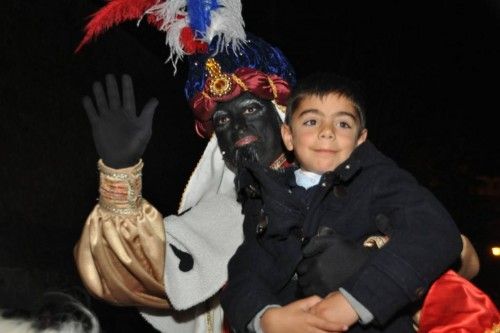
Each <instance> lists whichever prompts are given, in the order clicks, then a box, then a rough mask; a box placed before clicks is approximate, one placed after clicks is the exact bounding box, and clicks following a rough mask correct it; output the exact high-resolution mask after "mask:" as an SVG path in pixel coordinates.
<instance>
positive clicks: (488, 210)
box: [0, 0, 500, 332]
mask: <svg viewBox="0 0 500 333" xmlns="http://www.w3.org/2000/svg"><path fill="white" fill-rule="evenodd" d="M326 3H327V2H324V1H276V0H266V1H260V0H259V1H257V0H253V1H250V0H246V1H243V16H244V19H245V22H246V29H247V30H248V31H251V32H253V33H255V34H257V35H259V36H260V37H262V38H264V39H266V40H267V41H268V42H271V43H272V44H274V45H276V46H278V47H279V48H281V49H282V50H283V52H284V53H285V55H286V56H287V57H288V58H289V60H290V62H291V63H292V64H293V65H294V67H295V70H296V72H297V76H298V78H299V79H300V77H302V76H304V75H306V74H307V73H310V72H312V71H319V70H322V71H323V70H328V71H336V72H339V73H341V74H344V75H348V76H350V77H353V78H355V79H359V80H361V81H362V82H364V83H365V85H366V87H367V88H368V91H369V100H368V102H369V113H368V128H369V137H370V139H371V140H372V141H373V142H374V143H375V144H376V145H377V146H378V147H379V148H380V149H381V150H382V151H384V152H385V153H387V154H388V155H389V156H391V157H392V158H394V159H395V160H396V161H398V162H399V164H400V165H401V166H402V167H404V168H405V169H408V170H409V171H410V172H412V173H414V174H415V175H416V177H417V178H418V179H419V180H420V181H421V183H422V184H424V185H425V186H427V187H429V188H430V189H431V190H432V191H433V192H434V193H435V194H436V195H437V196H438V198H439V199H440V200H441V201H442V202H443V203H444V204H445V205H446V207H447V208H448V209H449V210H450V213H451V214H452V216H453V217H454V218H455V220H456V221H457V224H458V225H459V227H460V229H461V230H462V232H463V233H464V234H466V235H467V236H468V237H469V238H470V239H471V241H472V242H473V244H474V246H475V247H476V249H477V251H478V253H479V256H480V259H481V264H482V267H481V271H480V273H479V275H478V276H477V277H476V278H475V279H474V282H475V283H476V284H477V285H478V286H479V287H481V288H482V289H484V290H486V291H487V292H488V293H489V294H490V295H491V296H492V298H493V299H494V300H495V301H496V302H497V304H498V302H499V297H500V296H499V292H500V290H499V289H500V288H499V287H498V276H499V267H500V264H499V260H495V259H494V258H493V257H491V255H490V254H489V248H490V247H491V246H492V245H493V244H495V242H496V244H499V243H500V227H499V221H500V219H499V208H498V206H499V205H498V204H499V200H500V196H499V195H498V191H497V196H494V195H493V196H491V195H490V196H484V195H483V196H479V195H477V188H478V187H481V186H483V187H484V186H487V185H488V183H483V182H481V181H479V180H478V177H482V176H487V177H500V172H499V170H500V154H499V148H498V145H497V143H498V131H497V128H498V125H497V121H496V120H494V119H496V118H497V116H498V115H497V112H498V111H499V109H500V108H499V106H498V96H499V93H498V92H499V91H500V85H499V84H498V78H499V74H500V65H499V60H498V59H500V46H499V45H500V43H499V41H500V4H499V3H498V2H497V1H494V0H488V1H487V0H476V1H411V2H408V1H342V2H340V1H329V2H328V4H329V8H325V4H326ZM103 4H104V2H103V1H97V0H94V1H91V0H86V1H84V0H51V1H40V0H30V1H13V0H7V1H3V2H2V3H1V4H0V6H1V10H0V13H1V16H2V17H1V20H0V38H1V39H0V47H1V51H0V71H1V72H0V73H1V76H0V149H1V150H0V156H1V163H0V185H1V186H0V199H1V200H0V267H1V271H0V273H1V275H0V290H1V291H2V295H0V299H3V300H4V301H3V303H8V302H7V301H5V300H12V299H14V300H15V302H21V301H22V302H27V300H31V301H34V302H35V301H36V300H37V297H38V296H37V295H38V292H39V291H41V290H44V289H46V288H52V287H66V286H79V285H80V280H79V278H78V277H77V275H76V272H75V269H74V264H73V261H72V247H73V245H74V244H75V242H76V241H77V239H78V236H79V232H80V231H81V227H82V224H83V223H84V221H85V218H86V216H87V215H88V213H89V212H90V210H91V209H92V207H93V205H94V204H95V202H96V198H97V184H98V173H97V171H96V161H97V155H96V152H95V149H94V146H93V141H92V137H91V132H90V126H89V124H88V121H87V119H86V115H85V112H84V110H83V108H82V106H81V98H82V96H83V95H85V94H89V93H90V92H91V85H92V82H93V81H94V80H102V79H103V78H104V75H105V74H106V73H115V74H118V75H119V74H121V73H129V74H131V75H132V77H133V79H134V85H135V88H136V100H137V102H138V104H140V105H141V106H142V105H143V104H144V103H145V102H146V101H147V100H148V99H149V98H150V97H152V96H156V97H158V98H159V100H160V105H159V107H158V111H157V114H156V115H155V120H154V128H153V137H152V139H151V142H150V144H149V146H148V148H147V150H146V153H145V156H144V160H145V162H146V166H145V169H144V191H143V194H144V196H145V197H146V198H147V199H148V200H150V201H151V202H152V203H153V204H154V205H155V206H156V207H157V208H158V209H159V210H160V211H161V212H163V213H165V214H170V213H173V212H175V210H176V208H177V204H178V199H179V198H180V194H181V193H182V190H183V186H184V184H185V182H186V180H187V179H188V177H189V174H190V172H191V170H192V169H193V168H194V166H195V164H196V162H197V160H198V158H199V156H200V155H201V152H202V151H203V148H204V145H205V141H204V140H203V139H201V138H198V137H197V136H196V135H195V133H194V131H193V118H192V115H191V113H190V111H189V108H188V106H187V102H186V101H185V99H184V94H183V85H184V80H185V78H186V72H185V69H184V67H183V65H182V64H181V65H180V66H179V70H178V72H177V74H176V75H175V76H174V75H173V68H172V66H171V64H170V63H167V64H165V63H164V62H165V60H166V59H167V57H168V49H167V47H166V46H165V44H164V35H163V34H162V33H160V32H158V31H156V30H155V29H153V28H151V27H149V26H147V24H146V23H145V22H143V23H142V24H140V25H139V26H137V25H136V22H130V23H126V24H122V25H121V26H119V27H115V28H112V29H111V30H109V31H108V32H107V33H105V34H104V35H102V37H100V38H98V39H97V40H96V41H94V42H92V43H91V44H89V45H87V46H86V47H85V48H84V49H83V50H82V51H81V52H80V53H78V54H75V53H74V49H75V47H76V46H77V45H78V43H79V41H80V39H81V38H82V36H83V34H82V30H83V26H84V24H85V23H86V22H87V18H88V16H89V15H90V14H92V13H93V12H95V11H96V10H97V9H99V8H100V7H101V6H102V5H103ZM40 274H41V275H40ZM40 276H42V277H40ZM19 285H22V290H24V292H20V291H19V290H21V289H20V288H21V287H19ZM7 291H8V292H7ZM26 294H30V296H26ZM12 295H15V297H14V296H12ZM26 297H27V298H26ZM7 305H9V304H7ZM92 306H93V309H94V310H95V311H96V312H97V313H98V315H99V316H100V319H101V321H102V322H103V325H104V328H105V329H106V330H107V331H108V332H115V331H116V332H119V331H120V332H124V331H128V329H130V330H131V331H134V329H135V328H137V329H140V330H144V329H145V328H144V329H142V328H139V327H141V325H145V324H144V323H143V322H142V320H141V319H140V318H139V317H137V316H136V315H135V311H133V310H131V309H117V308H113V307H110V306H108V305H106V304H104V303H102V302H99V301H95V300H94V301H92ZM121 323H122V324H121ZM123 323H126V324H123ZM125 327H126V328H125ZM134 327H135V328H134Z"/></svg>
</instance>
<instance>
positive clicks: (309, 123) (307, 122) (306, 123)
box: [303, 119, 316, 126]
mask: <svg viewBox="0 0 500 333" xmlns="http://www.w3.org/2000/svg"><path fill="white" fill-rule="evenodd" d="M303 124H304V125H306V126H314V125H316V119H309V120H306V121H304V123H303Z"/></svg>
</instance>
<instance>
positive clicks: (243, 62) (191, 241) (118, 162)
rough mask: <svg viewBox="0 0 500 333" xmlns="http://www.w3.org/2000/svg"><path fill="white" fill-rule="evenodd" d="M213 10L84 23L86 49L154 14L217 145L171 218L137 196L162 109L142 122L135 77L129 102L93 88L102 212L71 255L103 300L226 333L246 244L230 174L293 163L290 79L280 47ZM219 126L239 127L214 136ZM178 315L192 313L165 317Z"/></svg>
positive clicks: (171, 5) (202, 128) (112, 85)
mask: <svg viewBox="0 0 500 333" xmlns="http://www.w3.org/2000/svg"><path fill="white" fill-rule="evenodd" d="M210 3H211V5H210V6H207V5H205V6H203V5H202V6H199V4H197V3H196V2H189V1H188V2H187V3H186V1H180V2H174V1H156V0H153V1H152V0H148V1H133V2H132V1H128V2H127V1H118V0H114V1H110V2H109V3H108V4H107V5H106V6H105V7H104V8H103V9H102V10H100V11H99V12H98V13H96V15H95V16H94V17H93V19H92V20H91V21H90V23H89V24H88V25H87V34H86V36H85V37H84V40H83V41H82V44H81V45H83V44H85V43H87V42H88V41H90V40H91V38H92V37H95V36H97V35H99V34H100V33H102V32H103V31H104V30H105V29H107V28H109V27H110V26H111V25H113V24H118V23H120V22H123V21H125V20H130V19H140V18H142V17H143V16H146V17H147V20H148V22H150V23H153V24H154V25H155V26H157V27H158V28H159V29H160V30H164V31H166V33H167V44H168V45H169V46H170V50H171V55H170V58H169V59H170V60H172V62H173V63H174V66H175V65H176V64H177V61H178V60H179V59H180V58H182V57H183V56H184V55H187V58H188V61H189V78H188V80H187V82H186V89H185V90H186V96H187V98H188V101H189V102H190V105H191V107H192V109H193V111H194V115H195V118H196V120H195V129H196V132H197V133H198V134H199V135H201V136H203V137H206V138H210V141H209V143H208V145H207V148H206V149H205V152H204V153H203V155H202V158H201V160H200V162H199V163H198V165H197V167H196V169H195V171H194V172H193V174H192V176H191V178H190V180H189V182H188V184H187V186H186V189H185V192H184V194H183V197H182V200H181V203H180V207H179V210H178V214H179V215H170V216H167V217H165V218H164V219H163V218H162V216H161V214H160V213H159V212H158V211H157V210H156V209H155V208H154V207H153V206H152V205H151V204H149V203H148V202H147V201H146V200H145V199H144V198H142V196H141V170H142V166H143V164H142V160H141V156H142V153H143V152H144V150H145V148H146V146H147V143H148V141H149V138H150V135H151V122H152V117H153V113H154V109H155V107H156V104H157V101H155V100H151V101H150V102H148V103H147V104H146V106H145V107H144V108H143V110H142V112H141V114H140V115H139V116H137V115H136V113H135V104H134V98H133V88H132V82H131V79H130V78H129V77H127V76H124V77H123V80H122V88H123V96H122V97H123V102H121V101H122V100H121V99H120V94H119V89H118V85H117V83H116V81H115V80H114V78H113V77H112V76H108V77H107V78H106V88H107V89H106V91H107V95H108V97H107V98H106V94H105V93H104V89H103V87H102V85H100V84H99V83H96V84H95V85H94V94H95V97H96V104H97V110H96V109H95V108H94V106H93V103H92V101H91V100H90V98H86V99H85V100H84V106H85V108H86V110H87V113H88V115H89V119H90V121H91V124H92V129H93V136H94V141H95V144H96V148H97V151H98V154H99V156H100V158H101V160H100V161H99V164H98V167H99V171H100V189H99V192H100V199H99V203H98V204H97V205H96V207H95V208H94V210H93V211H92V212H91V214H90V216H89V217H88V219H87V222H86V224H85V226H84V230H83V232H82V236H81V238H80V241H79V242H78V244H77V246H76V247H75V258H76V262H77V266H78V269H79V272H80V275H81V277H82V280H83V282H84V284H85V286H86V287H87V288H88V289H89V291H91V292H92V293H93V294H94V295H95V296H97V297H99V298H102V299H104V300H106V301H108V302H110V303H112V304H116V305H123V306H136V307H139V308H140V309H141V313H142V315H143V316H144V317H145V318H146V319H147V320H148V321H149V322H150V323H151V324H152V325H153V326H154V327H155V328H157V329H159V330H160V331H166V332H220V331H221V330H222V326H223V317H222V311H221V308H220V305H219V303H218V299H217V297H216V295H217V292H218V291H219V290H220V288H222V286H223V285H224V283H225V281H226V278H227V269H226V264H227V262H228V260H229V258H230V257H231V256H232V254H233V253H234V252H235V250H236V248H237V246H238V245H239V244H240V243H241V241H242V221H243V216H242V215H241V213H240V211H241V207H240V206H239V204H238V203H237V202H236V195H235V191H234V182H233V181H234V173H233V172H232V171H231V170H234V167H235V165H236V164H237V163H238V160H240V159H255V160H257V161H259V162H260V163H263V164H265V165H270V166H272V167H275V168H276V167H281V166H283V165H286V164H287V163H288V161H287V160H286V158H285V156H284V155H283V149H282V146H281V139H280V136H279V130H278V129H279V126H280V122H281V121H280V118H279V117H278V115H279V116H282V112H281V111H280V110H281V109H282V107H281V106H282V105H284V104H285V101H286V98H287V96H288V94H289V90H290V86H291V85H293V83H294V81H295V79H294V71H293V69H292V68H291V66H290V64H289V63H288V61H287V60H286V58H285V57H284V56H283V55H282V53H281V52H280V51H279V50H278V49H277V48H274V47H272V46H270V45H269V44H267V43H266V42H264V41H262V40H260V39H259V38H257V37H255V36H250V35H248V36H247V35H246V34H245V32H244V30H243V21H242V18H241V4H240V2H239V1H212V2H210ZM186 6H187V9H186ZM195 9H198V10H195ZM81 45H80V46H81ZM215 111H217V116H216V115H215V114H214V112H215ZM213 121H218V122H226V121H232V125H231V126H228V127H227V129H226V130H224V131H220V132H219V133H217V138H216V137H215V136H212V132H213V123H212V122H213ZM180 286H182V288H180ZM172 307H173V308H174V309H175V310H187V311H169V310H167V309H169V308H172Z"/></svg>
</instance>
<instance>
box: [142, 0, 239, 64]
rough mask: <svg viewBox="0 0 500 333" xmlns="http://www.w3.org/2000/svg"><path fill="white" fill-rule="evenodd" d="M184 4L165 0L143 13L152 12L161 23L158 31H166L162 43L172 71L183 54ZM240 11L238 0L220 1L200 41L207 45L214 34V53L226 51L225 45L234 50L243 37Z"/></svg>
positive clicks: (185, 19) (185, 14)
mask: <svg viewBox="0 0 500 333" xmlns="http://www.w3.org/2000/svg"><path fill="white" fill-rule="evenodd" d="M186 5H187V1H186V0H166V1H164V2H161V3H158V4H156V5H154V6H152V7H151V8H149V9H148V10H146V12H145V15H146V14H151V15H153V16H154V17H155V18H156V20H157V21H158V22H161V25H160V27H159V30H161V31H164V32H165V33H166V37H165V44H166V45H167V46H168V47H169V49H170V55H169V57H168V59H167V60H166V62H169V61H171V62H172V64H173V66H174V73H175V71H176V70H177V62H178V61H179V60H182V58H183V56H184V55H185V54H186V53H185V52H184V49H183V45H182V44H181V41H180V33H181V31H182V29H183V28H185V27H187V26H189V17H188V13H187V10H186ZM241 11H242V5H241V1H239V0H219V8H217V9H216V10H214V11H212V12H211V17H210V26H209V27H207V32H206V34H205V35H204V36H202V37H201V40H202V41H204V42H206V43H207V44H209V45H210V43H211V41H212V39H213V38H214V37H216V36H217V37H218V42H217V46H216V52H215V53H218V52H220V51H222V50H226V49H227V47H228V45H231V48H232V51H233V52H237V51H238V49H239V48H240V46H241V44H242V43H245V38H246V34H245V30H244V26H245V23H244V21H243V17H242V15H241Z"/></svg>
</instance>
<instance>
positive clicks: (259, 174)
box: [235, 162, 305, 238]
mask: <svg viewBox="0 0 500 333" xmlns="http://www.w3.org/2000/svg"><path fill="white" fill-rule="evenodd" d="M235 182H236V189H237V191H238V193H239V197H240V199H241V196H243V197H260V198H261V199H262V215H263V217H264V218H265V219H266V220H267V225H266V228H265V230H263V232H262V236H264V237H266V238H269V237H277V238H287V237H289V236H290V235H291V234H293V236H294V237H295V231H296V230H298V229H300V227H301V226H302V223H303V220H304V212H305V208H304V207H303V206H304V204H303V203H302V201H301V200H300V198H298V197H297V196H296V195H295V194H294V193H292V192H291V191H290V189H289V186H288V184H287V181H286V175H285V174H284V173H283V172H282V171H277V170H272V169H270V168H268V167H263V166H261V165H259V164H257V163H251V162H247V163H246V164H245V165H244V166H241V167H240V168H238V175H237V177H236V179H235Z"/></svg>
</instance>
